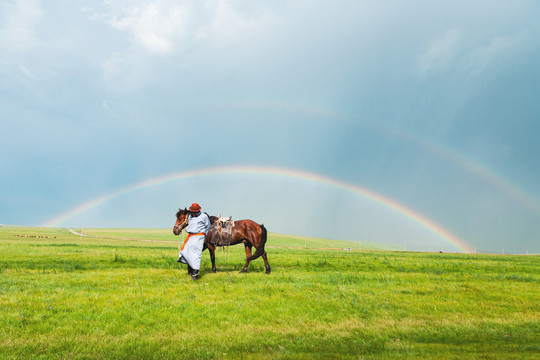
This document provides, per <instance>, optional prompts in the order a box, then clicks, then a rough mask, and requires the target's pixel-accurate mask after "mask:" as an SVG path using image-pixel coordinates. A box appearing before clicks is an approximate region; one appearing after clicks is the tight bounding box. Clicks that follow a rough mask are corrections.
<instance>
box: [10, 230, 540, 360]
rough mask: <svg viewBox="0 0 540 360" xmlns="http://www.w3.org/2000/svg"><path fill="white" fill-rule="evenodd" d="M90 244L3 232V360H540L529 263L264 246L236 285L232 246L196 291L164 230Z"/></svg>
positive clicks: (121, 233)
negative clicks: (266, 267)
mask: <svg viewBox="0 0 540 360" xmlns="http://www.w3.org/2000/svg"><path fill="white" fill-rule="evenodd" d="M85 234H88V235H92V237H91V236H88V237H83V238H82V239H81V237H80V236H76V235H73V234H71V233H69V232H68V231H67V230H65V229H47V228H22V227H6V228H0V252H1V257H0V358H2V359H21V358H23V359H25V358H32V359H72V358H83V359H84V358H86V359H146V358H155V359H229V358H231V359H272V358H274V359H336V358H340V359H402V358H407V359H538V358H539V357H540V286H539V285H540V257H538V256H510V255H506V256H503V255H478V254H474V255H472V254H446V253H445V254H439V253H411V252H398V251H368V250H362V251H358V250H353V251H345V250H342V248H344V247H349V248H354V246H351V243H347V242H344V243H338V242H334V241H331V240H321V239H304V238H299V237H287V236H284V235H278V234H271V236H269V240H268V244H267V245H268V248H267V252H268V258H269V261H270V265H271V266H272V274H271V275H266V274H265V273H264V263H263V261H262V260H261V259H258V260H256V261H254V262H252V264H251V266H250V272H249V273H247V274H239V273H238V272H239V271H240V269H241V268H242V266H243V263H244V258H245V255H244V250H243V247H242V246H234V247H230V248H229V251H228V254H227V252H226V251H221V250H219V251H218V252H217V267H218V273H217V274H212V273H211V272H210V267H211V264H210V260H209V256H208V253H207V252H205V253H204V254H203V265H202V276H201V279H200V280H199V281H197V282H193V281H191V280H190V278H189V277H188V276H187V274H186V268H185V265H180V264H178V263H176V258H177V243H176V241H177V240H178V238H177V237H174V236H173V235H172V232H171V230H170V229H167V230H139V229H85ZM21 236H23V237H21ZM29 236H35V237H29ZM125 239H131V240H125ZM346 244H349V245H348V246H346ZM306 245H307V248H305V247H306ZM372 245H373V244H372Z"/></svg>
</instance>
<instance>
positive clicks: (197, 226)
mask: <svg viewBox="0 0 540 360" xmlns="http://www.w3.org/2000/svg"><path fill="white" fill-rule="evenodd" d="M189 211H190V215H189V217H188V224H187V226H186V228H185V230H186V232H187V233H188V235H187V237H186V240H184V244H183V245H182V247H181V248H180V253H179V258H178V262H181V263H183V264H187V266H188V274H189V275H191V279H192V280H197V279H198V277H199V269H200V268H201V257H202V251H203V247H204V239H205V238H206V235H207V234H208V231H209V230H210V218H208V215H207V214H206V213H203V212H201V206H200V205H199V204H197V203H193V204H192V205H191V206H190V207H189Z"/></svg>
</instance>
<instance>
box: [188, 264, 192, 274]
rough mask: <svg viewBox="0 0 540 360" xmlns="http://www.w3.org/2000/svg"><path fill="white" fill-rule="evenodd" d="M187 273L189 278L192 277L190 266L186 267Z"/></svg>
mask: <svg viewBox="0 0 540 360" xmlns="http://www.w3.org/2000/svg"><path fill="white" fill-rule="evenodd" d="M187 273H188V275H190V276H191V275H193V268H192V267H191V266H189V265H188V266H187Z"/></svg>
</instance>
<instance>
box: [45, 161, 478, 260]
mask: <svg viewBox="0 0 540 360" xmlns="http://www.w3.org/2000/svg"><path fill="white" fill-rule="evenodd" d="M235 174H255V175H273V176H281V177H288V178H296V179H301V180H305V181H310V182H314V183H319V184H325V185H329V186H332V187H335V188H339V189H343V190H346V191H349V192H352V193H354V194H357V195H360V196H362V197H364V198H367V199H369V200H372V201H374V202H376V203H378V204H381V205H383V206H385V207H387V208H389V209H391V210H393V211H395V212H397V213H399V214H401V215H402V216H404V217H405V218H407V219H410V220H412V221H414V222H415V223H417V224H419V225H420V226H422V227H423V228H425V229H427V230H428V231H430V232H432V233H434V234H436V235H437V236H438V237H440V238H442V239H443V240H445V241H446V242H448V243H450V244H451V245H453V246H454V247H457V248H458V249H459V250H461V251H463V252H466V253H470V252H472V248H471V247H470V246H469V245H468V244H467V243H465V242H464V241H463V240H461V239H459V238H458V237H457V236H455V235H453V234H452V233H450V232H449V231H448V230H446V229H444V228H443V227H442V226H440V225H438V224H437V223H435V222H434V221H433V220H430V219H428V218H427V217H425V216H423V215H421V214H419V213H417V212H415V211H413V210H411V209H409V208H407V207H406V206H404V205H402V204H400V203H398V202H396V201H394V200H391V199H389V198H387V197H384V196H382V195H380V194H377V193H375V192H373V191H370V190H368V189H365V188H362V187H360V186H358V185H352V184H349V183H346V182H343V181H340V180H337V179H333V178H330V177H326V176H322V175H319V174H315V173H310V172H305V171H300V170H293V169H287V168H281V167H266V166H264V167H263V166H221V167H212V168H203V169H195V170H189V171H182V172H176V173H172V174H168V175H164V176H159V177H155V178H152V179H148V180H145V181H142V182H139V183H137V184H134V185H131V186H128V187H125V188H123V189H120V190H117V191H115V192H112V193H109V194H106V195H103V196H100V197H98V198H96V199H94V200H91V201H88V202H86V203H84V204H81V205H79V206H77V207H75V208H73V209H71V210H69V211H67V212H65V213H63V214H61V215H58V216H56V217H54V218H52V219H50V220H49V221H47V222H46V223H45V224H43V226H46V227H59V226H61V224H63V223H64V222H66V221H68V220H70V219H72V218H74V217H76V216H78V215H80V214H82V213H84V212H86V211H89V210H91V209H94V208H96V207H98V206H100V205H102V204H104V203H107V202H109V201H111V200H113V199H116V198H118V197H121V196H125V195H127V194H130V193H133V192H136V191H141V190H144V189H148V188H151V187H154V186H158V185H163V184H166V183H170V182H173V181H180V180H189V179H194V178H202V177H207V176H212V175H235Z"/></svg>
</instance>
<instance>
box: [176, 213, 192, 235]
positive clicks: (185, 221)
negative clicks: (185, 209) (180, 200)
mask: <svg viewBox="0 0 540 360" xmlns="http://www.w3.org/2000/svg"><path fill="white" fill-rule="evenodd" d="M188 217H189V214H188V215H186V218H185V219H184V221H183V222H182V223H180V224H174V227H173V230H175V231H176V230H177V228H180V231H179V232H178V233H179V234H180V233H181V232H182V230H184V228H185V227H186V226H187V224H188Z"/></svg>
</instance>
